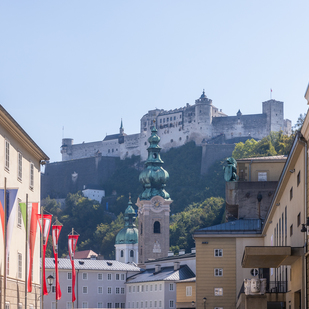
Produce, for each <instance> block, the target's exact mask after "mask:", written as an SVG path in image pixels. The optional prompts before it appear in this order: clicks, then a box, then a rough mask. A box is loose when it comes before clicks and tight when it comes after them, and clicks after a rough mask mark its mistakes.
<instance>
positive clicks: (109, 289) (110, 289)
mask: <svg viewBox="0 0 309 309" xmlns="http://www.w3.org/2000/svg"><path fill="white" fill-rule="evenodd" d="M107 294H112V287H111V286H109V287H108V288H107Z"/></svg>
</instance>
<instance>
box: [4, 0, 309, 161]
mask: <svg viewBox="0 0 309 309" xmlns="http://www.w3.org/2000/svg"><path fill="white" fill-rule="evenodd" d="M308 12H309V1H290V0H289V1H286V0H280V1H279V0H271V1H269V0H259V1H248V0H246V1H241V0H235V1H228V0H225V1H207V0H190V1H189V0H187V1H182V0H164V1H163V0H147V1H145V0H113V1H112V0H98V1H95V0H90V1H85V0H84V1H78V0H74V1H72V0H66V1H58V0H53V1H35V0H33V1H25V0H14V1H9V0H3V1H1V2H0V104H2V105H3V106H4V108H5V109H6V110H7V111H8V112H9V113H10V114H11V115H12V116H13V117H14V118H15V120H16V121H17V122H18V123H19V124H20V125H21V126H22V127H23V128H24V130H25V131H26V132H27V133H28V134H29V135H30V136H31V137H32V138H33V139H34V141H35V142H36V143H37V144H38V145H39V146H40V147H41V148H42V149H43V151H44V152H45V153H46V154H47V155H48V156H49V157H50V158H51V161H60V160H61V154H60V146H61V139H62V136H63V127H64V137H70V138H73V139H74V142H75V143H81V142H83V141H85V142H90V141H98V140H103V138H104V137H105V135H106V133H107V134H114V133H117V132H118V130H119V126H120V120H121V118H122V119H123V123H124V128H125V132H126V133H127V134H132V133H137V132H139V127H140V118H141V117H142V116H143V115H144V114H145V113H147V111H148V110H150V109H154V108H156V107H157V108H164V109H167V110H169V109H174V108H177V107H182V106H184V105H185V104H186V103H187V102H188V103H190V104H193V103H194V100H195V99H197V98H198V97H199V96H200V94H201V92H202V90H203V88H205V92H206V95H207V96H208V97H209V98H211V99H212V100H213V104H214V105H215V106H216V107H218V108H221V109H222V110H223V112H225V113H226V114H228V115H235V114H236V112H237V111H238V109H240V110H241V111H242V113H243V114H254V113H261V111H262V106H261V103H262V102H263V101H266V100H268V99H269V98H270V89H271V88H272V89H273V92H272V97H273V99H276V100H280V101H284V103H285V118H288V119H291V120H292V122H293V124H294V123H295V121H296V119H297V118H298V116H299V114H300V113H304V112H306V110H307V105H306V101H305V99H304V93H305V90H306V88H307V85H308V82H309V70H308V68H309V39H308V36H309V34H308V30H309V18H308Z"/></svg>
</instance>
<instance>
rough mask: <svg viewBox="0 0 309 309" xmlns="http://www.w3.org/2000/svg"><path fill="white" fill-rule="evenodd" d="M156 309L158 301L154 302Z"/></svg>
mask: <svg viewBox="0 0 309 309" xmlns="http://www.w3.org/2000/svg"><path fill="white" fill-rule="evenodd" d="M154 307H155V308H156V307H157V301H156V300H155V301H154Z"/></svg>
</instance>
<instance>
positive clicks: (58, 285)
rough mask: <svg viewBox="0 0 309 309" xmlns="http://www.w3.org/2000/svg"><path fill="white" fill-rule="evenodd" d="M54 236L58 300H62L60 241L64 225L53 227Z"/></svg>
mask: <svg viewBox="0 0 309 309" xmlns="http://www.w3.org/2000/svg"><path fill="white" fill-rule="evenodd" d="M52 229H53V231H52V235H53V251H54V257H55V273H56V300H59V299H60V298H61V290H60V283H59V273H58V239H59V235H60V232H61V229H62V225H57V224H54V225H53V227H52Z"/></svg>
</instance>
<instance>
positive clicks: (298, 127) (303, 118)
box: [293, 113, 307, 131]
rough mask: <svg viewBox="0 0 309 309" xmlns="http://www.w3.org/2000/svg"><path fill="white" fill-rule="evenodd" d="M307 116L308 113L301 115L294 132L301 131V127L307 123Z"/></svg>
mask: <svg viewBox="0 0 309 309" xmlns="http://www.w3.org/2000/svg"><path fill="white" fill-rule="evenodd" d="M306 115H307V113H303V114H300V115H299V117H298V119H297V121H296V123H295V125H294V127H293V129H294V131H299V130H300V129H301V127H302V126H303V123H304V121H305V118H306Z"/></svg>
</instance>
